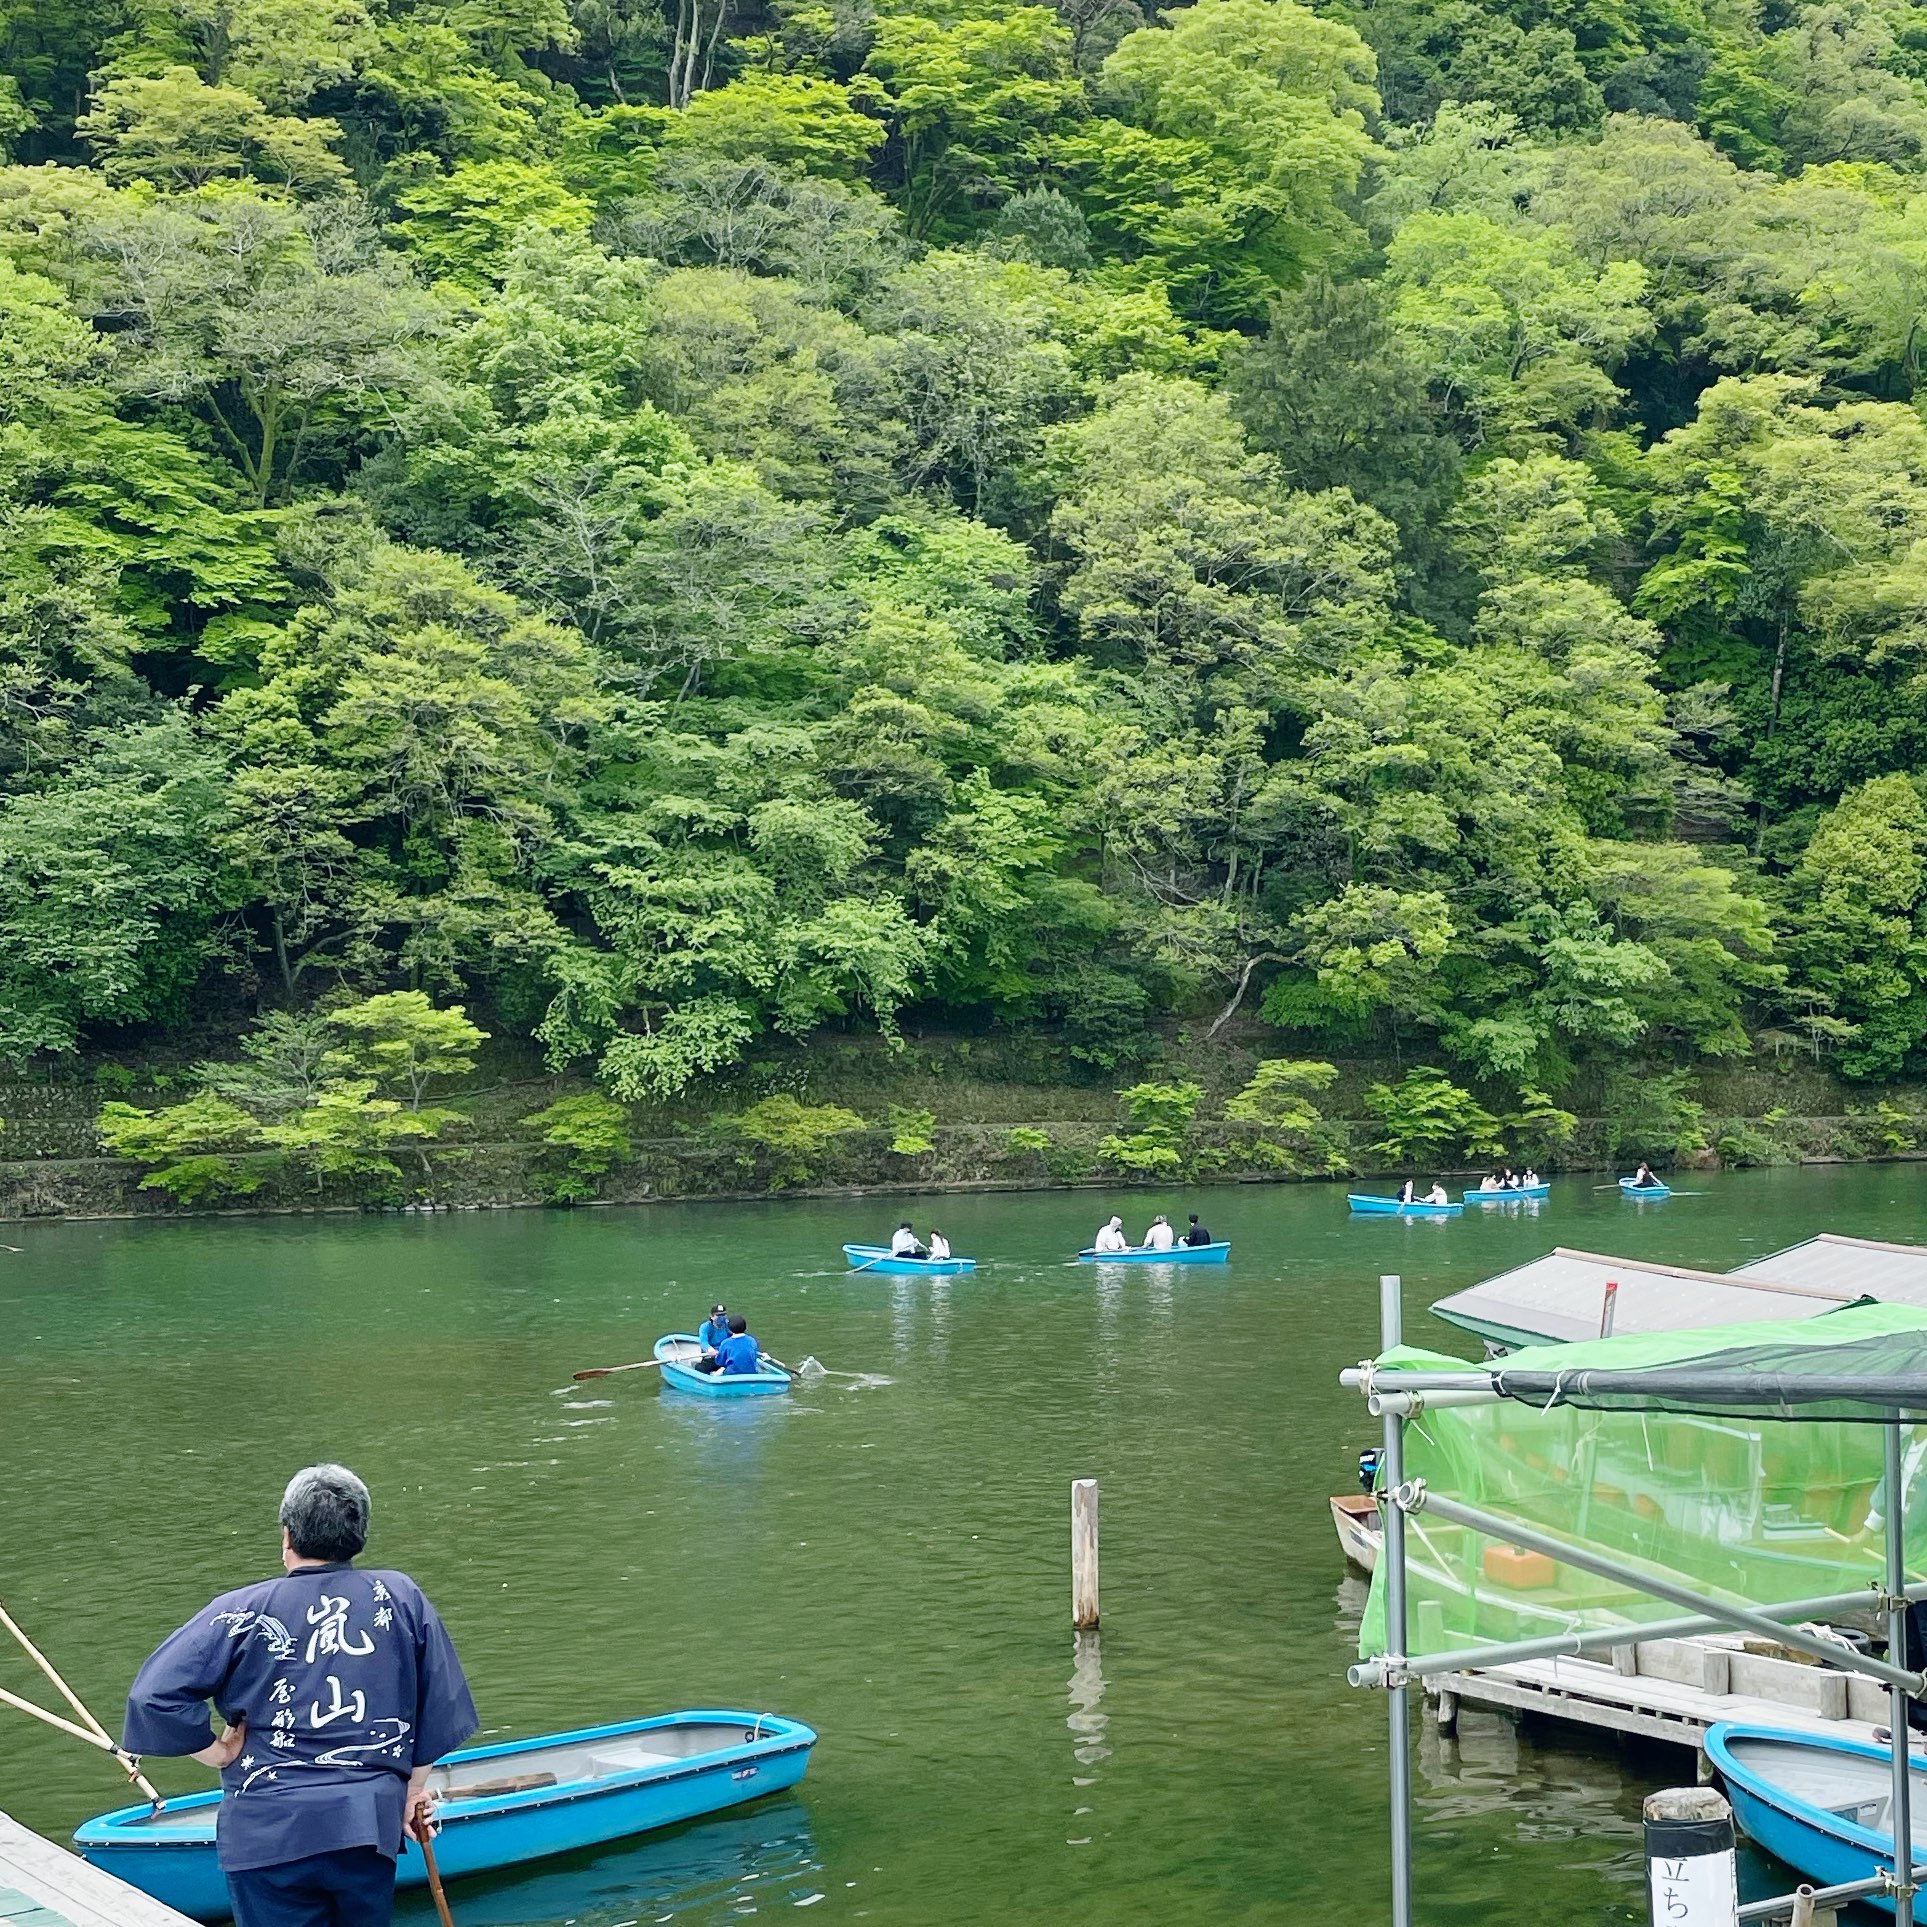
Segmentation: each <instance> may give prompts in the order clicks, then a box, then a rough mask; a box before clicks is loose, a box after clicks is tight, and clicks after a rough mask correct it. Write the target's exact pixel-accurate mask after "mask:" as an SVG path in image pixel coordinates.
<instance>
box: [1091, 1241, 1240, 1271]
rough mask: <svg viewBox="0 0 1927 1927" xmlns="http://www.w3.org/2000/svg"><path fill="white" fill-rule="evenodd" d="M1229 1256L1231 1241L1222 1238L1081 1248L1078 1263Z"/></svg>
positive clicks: (1214, 1260)
mask: <svg viewBox="0 0 1927 1927" xmlns="http://www.w3.org/2000/svg"><path fill="white" fill-rule="evenodd" d="M1230 1256H1231V1240H1230V1239H1229V1238H1221V1239H1220V1240H1219V1241H1218V1242H1217V1243H1216V1244H1209V1245H1173V1246H1172V1247H1171V1249H1170V1250H1169V1251H1147V1250H1146V1249H1145V1248H1144V1247H1143V1246H1142V1245H1132V1246H1130V1247H1129V1248H1128V1249H1127V1250H1124V1251H1097V1250H1090V1251H1080V1252H1079V1253H1078V1254H1077V1262H1078V1263H1079V1264H1080V1265H1221V1264H1224V1263H1226V1262H1227V1261H1228V1260H1229V1258H1230Z"/></svg>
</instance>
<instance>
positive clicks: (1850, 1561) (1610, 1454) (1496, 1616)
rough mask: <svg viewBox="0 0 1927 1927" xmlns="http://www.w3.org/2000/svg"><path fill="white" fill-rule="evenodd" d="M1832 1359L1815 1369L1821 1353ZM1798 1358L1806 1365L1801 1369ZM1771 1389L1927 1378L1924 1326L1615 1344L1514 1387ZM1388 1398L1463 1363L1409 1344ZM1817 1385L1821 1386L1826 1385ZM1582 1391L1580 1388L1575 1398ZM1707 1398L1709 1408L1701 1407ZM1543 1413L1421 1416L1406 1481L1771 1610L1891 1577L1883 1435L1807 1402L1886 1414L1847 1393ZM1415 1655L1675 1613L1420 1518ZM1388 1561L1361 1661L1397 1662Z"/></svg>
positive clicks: (1908, 1437)
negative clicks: (1612, 1381)
mask: <svg viewBox="0 0 1927 1927" xmlns="http://www.w3.org/2000/svg"><path fill="white" fill-rule="evenodd" d="M1815 1354H1822V1355H1824V1357H1823V1358H1822V1359H1821V1360H1820V1361H1819V1362H1815V1358H1814V1355H1815ZM1803 1358H1804V1359H1805V1361H1806V1362H1805V1363H1804V1364H1803V1363H1802V1360H1803ZM1726 1360H1731V1361H1733V1362H1734V1363H1735V1365H1736V1366H1741V1367H1743V1368H1744V1369H1745V1370H1746V1371H1749V1372H1753V1373H1755V1374H1756V1375H1757V1374H1759V1373H1760V1372H1761V1371H1764V1373H1765V1375H1766V1376H1768V1377H1770V1378H1773V1379H1775V1380H1777V1381H1778V1382H1779V1383H1780V1385H1781V1386H1782V1387H1784V1386H1785V1385H1786V1384H1787V1383H1788V1382H1789V1375H1791V1376H1792V1377H1797V1376H1799V1375H1800V1373H1801V1372H1802V1371H1806V1372H1810V1373H1812V1374H1815V1375H1816V1376H1821V1377H1824V1379H1825V1381H1826V1382H1827V1383H1828V1384H1829V1385H1833V1384H1834V1383H1836V1382H1837V1381H1840V1380H1843V1379H1846V1378H1851V1377H1853V1376H1854V1375H1855V1373H1856V1372H1857V1371H1864V1372H1865V1374H1866V1377H1867V1380H1868V1382H1869V1383H1870V1384H1871V1383H1873V1382H1876V1381H1878V1382H1881V1383H1885V1384H1887V1385H1889V1386H1891V1385H1892V1384H1894V1383H1896V1382H1899V1381H1902V1380H1905V1379H1907V1378H1908V1377H1910V1376H1917V1377H1919V1378H1921V1379H1923V1380H1927V1313H1923V1312H1922V1311H1920V1310H1918V1309H1916V1308H1913V1307H1903V1306H1893V1305H1868V1306H1855V1307H1852V1308H1850V1309H1847V1310H1843V1311H1839V1312H1834V1313H1830V1314H1827V1315H1826V1316H1824V1317H1822V1318H1818V1319H1813V1320H1801V1321H1799V1322H1798V1323H1797V1324H1779V1325H1743V1326H1730V1327H1726V1328H1723V1329H1720V1330H1714V1331H1702V1332H1694V1333H1670V1334H1665V1335H1663V1336H1657V1335H1641V1336H1637V1337H1631V1338H1625V1339H1601V1340H1597V1341H1593V1342H1589V1343H1585V1344H1579V1345H1551V1346H1541V1347H1536V1348H1534V1349H1532V1350H1530V1351H1523V1352H1519V1353H1515V1354H1514V1355H1513V1356H1512V1357H1510V1358H1508V1359H1507V1360H1506V1361H1505V1367H1506V1376H1507V1378H1508V1379H1513V1380H1515V1382H1520V1383H1541V1382H1542V1381H1541V1380H1540V1379H1539V1377H1538V1376H1537V1375H1538V1374H1542V1373H1544V1372H1547V1371H1557V1372H1559V1373H1560V1375H1561V1376H1562V1378H1566V1380H1567V1382H1568V1383H1569V1384H1572V1385H1574V1387H1575V1389H1576V1387H1577V1385H1578V1384H1580V1383H1583V1380H1579V1379H1577V1378H1572V1377H1568V1376H1567V1375H1568V1374H1575V1373H1578V1372H1581V1371H1583V1370H1585V1369H1587V1368H1597V1369H1598V1370H1599V1371H1600V1372H1601V1373H1602V1375H1603V1374H1607V1373H1612V1372H1616V1371H1639V1372H1642V1373H1651V1372H1653V1371H1655V1370H1660V1371H1663V1370H1665V1369H1666V1368H1667V1367H1668V1366H1676V1367H1677V1368H1678V1369H1679V1370H1680V1372H1681V1373H1682V1375H1684V1374H1685V1373H1687V1372H1688V1371H1689V1370H1693V1371H1697V1372H1699V1373H1700V1374H1701V1379H1702V1382H1703V1379H1704V1375H1705V1373H1706V1372H1708V1371H1717V1370H1718V1369H1720V1367H1721V1365H1722V1362H1723V1361H1726ZM1379 1367H1380V1371H1381V1376H1380V1378H1379V1381H1378V1382H1379V1384H1380V1385H1381V1386H1385V1385H1390V1384H1395V1383H1396V1380H1397V1374H1398V1373H1399V1372H1400V1371H1401V1370H1406V1371H1428V1370H1451V1371H1464V1370H1466V1369H1467V1367H1466V1364H1465V1361H1464V1360H1462V1359H1451V1358H1447V1357H1444V1356H1442V1355H1440V1354H1437V1353H1429V1352H1418V1351H1413V1350H1410V1349H1401V1350H1399V1351H1397V1352H1393V1353H1388V1354H1387V1355H1386V1357H1385V1358H1384V1359H1382V1360H1380V1361H1379ZM1816 1389H1817V1387H1816ZM1581 1395H1582V1396H1583V1394H1581ZM1692 1402H1693V1403H1694V1404H1696V1405H1697V1404H1699V1403H1701V1401H1700V1400H1698V1399H1697V1398H1695V1400H1694V1401H1692ZM1604 1404H1605V1409H1586V1408H1584V1407H1581V1406H1577V1405H1572V1404H1567V1403H1563V1402H1561V1403H1558V1404H1554V1405H1552V1406H1551V1407H1550V1408H1546V1407H1544V1406H1542V1405H1538V1404H1533V1403H1526V1402H1524V1401H1523V1400H1522V1399H1521V1398H1520V1397H1518V1396H1517V1395H1516V1394H1515V1395H1514V1396H1512V1397H1508V1398H1505V1399H1502V1400H1501V1401H1500V1402H1498V1403H1495V1404H1490V1405H1464V1406H1448V1407H1445V1408H1443V1409H1438V1410H1427V1411H1423V1412H1421V1413H1420V1414H1419V1415H1418V1416H1417V1417H1415V1418H1413V1419H1412V1420H1410V1421H1409V1422H1408V1423H1407V1425H1406V1428H1405V1473H1406V1477H1407V1478H1408V1479H1423V1480H1424V1481H1425V1482H1426V1484H1427V1485H1428V1486H1430V1487H1432V1488H1434V1489H1435V1490H1437V1491H1439V1492H1441V1493H1443V1494H1446V1495H1448V1496H1450V1497H1452V1498H1455V1499H1458V1500H1460V1501H1461V1502H1462V1503H1464V1504H1466V1505H1472V1506H1477V1507H1479V1508H1480V1509H1482V1510H1484V1511H1487V1512H1490V1513H1493V1514H1496V1515H1498V1516H1500V1517H1504V1518H1510V1519H1516V1520H1518V1521H1519V1522H1520V1523H1522V1524H1525V1525H1528V1526H1531V1527H1534V1528H1536V1529H1537V1530H1538V1531H1539V1532H1542V1533H1545V1534H1548V1535H1550V1536H1552V1537H1555V1538H1559V1539H1563V1540H1566V1541H1569V1542H1572V1543H1575V1544H1577V1545H1582V1546H1585V1547H1588V1548H1591V1549H1592V1550H1594V1551H1597V1552H1600V1553H1603V1554H1605V1555H1606V1556H1608V1557H1610V1558H1612V1559H1614V1560H1615V1561H1617V1562H1619V1563H1620V1564H1622V1565H1625V1566H1627V1567H1630V1568H1632V1569H1634V1570H1637V1571H1644V1572H1650V1573H1653V1574H1656V1575H1658V1576H1661V1577H1664V1578H1667V1579H1671V1580H1672V1581H1674V1582H1675V1583H1678V1584H1683V1585H1686V1586H1690V1587H1692V1588H1693V1589H1694V1590H1695V1591H1697V1592H1700V1593H1703V1594H1707V1595H1710V1596H1712V1597H1715V1598H1725V1599H1727V1600H1730V1601H1733V1602H1735V1603H1739V1604H1747V1605H1767V1606H1770V1605H1775V1604H1778V1603H1779V1602H1781V1601H1785V1600H1794V1599H1806V1598H1814V1597H1817V1596H1821V1595H1825V1594H1829V1593H1846V1592H1852V1591H1854V1590H1855V1589H1856V1588H1859V1587H1862V1586H1865V1587H1868V1588H1869V1593H1868V1604H1869V1606H1870V1607H1871V1606H1872V1605H1873V1603H1874V1594H1873V1591H1872V1590H1871V1589H1872V1588H1873V1587H1874V1586H1875V1585H1876V1583H1877V1582H1879V1581H1881V1580H1882V1579H1883V1577H1884V1573H1885V1546H1884V1520H1885V1506H1886V1494H1885V1491H1884V1489H1883V1488H1884V1480H1883V1476H1882V1466H1883V1458H1884V1452H1885V1445H1884V1438H1883V1434H1884V1431H1885V1427H1884V1426H1882V1425H1878V1424H1867V1423H1861V1422H1854V1420H1852V1419H1841V1418H1837V1417H1822V1418H1817V1419H1814V1420H1812V1421H1810V1422H1804V1423H1786V1422H1776V1421H1784V1420H1785V1419H1787V1418H1793V1417H1797V1416H1798V1413H1799V1411H1800V1410H1802V1409H1814V1410H1819V1411H1823V1412H1825V1411H1835V1412H1837V1411H1842V1410H1852V1411H1854V1412H1855V1414H1856V1417H1857V1418H1858V1419H1866V1418H1871V1417H1875V1416H1877V1415H1878V1414H1877V1412H1876V1410H1875V1409H1874V1408H1872V1407H1870V1406H1859V1405H1856V1404H1854V1403H1853V1401H1852V1400H1851V1398H1849V1399H1847V1400H1846V1402H1845V1403H1830V1404H1827V1405H1821V1406H1817V1407H1810V1408H1802V1407H1798V1406H1795V1405H1793V1404H1790V1403H1789V1402H1787V1400H1786V1399H1785V1398H1784V1397H1782V1396H1780V1395H1777V1394H1776V1395H1775V1396H1773V1397H1771V1398H1770V1399H1768V1400H1767V1401H1766V1402H1765V1403H1764V1404H1761V1405H1758V1406H1756V1408H1755V1409H1751V1410H1733V1411H1729V1410H1716V1411H1706V1410H1701V1409H1686V1410H1666V1409H1656V1408H1657V1407H1658V1405H1659V1400H1658V1399H1657V1398H1654V1399H1649V1400H1644V1401H1641V1405H1643V1406H1644V1407H1645V1409H1640V1408H1639V1407H1634V1406H1627V1405H1622V1404H1621V1403H1620V1395H1619V1394H1616V1393H1613V1394H1608V1395H1606V1397H1605V1399H1604ZM1902 1484H1903V1490H1904V1493H1905V1537H1906V1551H1907V1576H1908V1579H1909V1581H1910V1582H1912V1581H1913V1580H1916V1579H1919V1578H1921V1577H1922V1576H1923V1575H1927V1426H1922V1425H1913V1424H1910V1425H1906V1426H1904V1427H1903V1469H1902ZM1406 1546H1407V1558H1406V1572H1407V1579H1406V1584H1407V1596H1408V1600H1409V1602H1410V1604H1409V1607H1408V1620H1409V1637H1408V1640H1407V1642H1406V1644H1407V1651H1408V1653H1410V1654H1412V1655H1421V1654H1424V1653H1428V1652H1446V1651H1450V1650H1452V1649H1454V1648H1457V1647H1463V1646H1467V1645H1473V1644H1478V1643H1482V1642H1487V1641H1492V1642H1496V1641H1502V1640H1514V1639H1529V1638H1535V1637H1539V1636H1541V1635H1544V1634H1549V1633H1559V1632H1570V1631H1575V1630H1588V1631H1590V1630H1595V1629H1605V1628H1608V1627H1616V1626H1621V1625H1623V1626H1626V1627H1628V1628H1629V1629H1632V1628H1636V1627H1637V1626H1638V1625H1639V1624H1640V1623H1642V1622H1644V1621H1652V1620H1658V1619H1666V1618H1672V1617H1676V1616H1677V1615H1678V1612H1679V1608H1678V1606H1677V1605H1671V1604H1668V1603H1667V1602H1665V1601H1663V1600H1658V1599H1654V1598H1652V1597H1650V1596H1649V1595H1646V1594H1644V1593H1642V1592H1640V1591H1639V1590H1638V1589H1637V1588H1636V1587H1634V1586H1632V1585H1630V1584H1623V1583H1620V1582H1616V1581H1613V1580H1608V1579H1603V1578H1598V1577H1595V1576H1593V1575H1591V1574H1587V1573H1582V1572H1579V1571H1577V1570H1576V1569H1575V1568H1573V1567H1572V1566H1570V1565H1568V1564H1566V1563H1565V1562H1563V1561H1560V1560H1557V1559H1553V1558H1550V1557H1548V1556H1547V1555H1545V1554H1543V1553H1536V1552H1523V1551H1519V1550H1516V1549H1514V1548H1512V1547H1510V1546H1507V1545H1505V1544H1503V1543H1502V1542H1500V1541H1499V1540H1497V1539H1495V1538H1491V1537H1488V1536H1487V1535H1485V1534H1483V1533H1477V1532H1474V1531H1472V1530H1470V1529H1469V1528H1466V1527H1463V1526H1456V1525H1450V1524H1447V1523H1446V1522H1444V1521H1442V1520H1440V1519H1438V1518H1436V1517H1428V1516H1427V1514H1426V1513H1425V1512H1423V1511H1420V1512H1418V1513H1416V1514H1414V1515H1412V1516H1410V1517H1409V1518H1408V1519H1407V1522H1406ZM1384 1579H1385V1563H1384V1562H1383V1561H1381V1562H1380V1565H1379V1571H1378V1574H1377V1575H1376V1577H1375V1578H1374V1580H1373V1584H1372V1593H1371V1601H1370V1604H1369V1606H1368V1608H1367V1611H1366V1615H1365V1622H1364V1625H1363V1627H1362V1629H1361V1633H1360V1640H1359V1646H1360V1652H1361V1654H1362V1655H1363V1656H1364V1657H1367V1658H1371V1657H1376V1656H1377V1655H1379V1654H1382V1653H1383V1652H1385V1651H1386V1645H1385V1636H1384V1625H1385V1613H1384Z"/></svg>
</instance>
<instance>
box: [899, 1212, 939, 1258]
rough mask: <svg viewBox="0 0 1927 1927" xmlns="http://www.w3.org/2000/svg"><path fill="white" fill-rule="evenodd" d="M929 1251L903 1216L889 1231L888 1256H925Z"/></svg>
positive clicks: (927, 1255)
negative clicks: (902, 1219) (892, 1229)
mask: <svg viewBox="0 0 1927 1927" xmlns="http://www.w3.org/2000/svg"><path fill="white" fill-rule="evenodd" d="M929 1255H930V1252H929V1250H928V1248H927V1247H926V1246H925V1245H924V1244H923V1242H922V1240H920V1239H919V1238H918V1236H917V1234H916V1233H915V1231H913V1230H912V1229H911V1228H910V1220H909V1219H908V1218H905V1219H904V1221H903V1222H902V1223H901V1224H900V1225H898V1226H897V1228H896V1229H895V1230H894V1231H893V1232H891V1233H890V1256H891V1257H893V1258H927V1257H929Z"/></svg>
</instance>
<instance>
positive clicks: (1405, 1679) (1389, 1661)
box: [1345, 1653, 1418, 1688]
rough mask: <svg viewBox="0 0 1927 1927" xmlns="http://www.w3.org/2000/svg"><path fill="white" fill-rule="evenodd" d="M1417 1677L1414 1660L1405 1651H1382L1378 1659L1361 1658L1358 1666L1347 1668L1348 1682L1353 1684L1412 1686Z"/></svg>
mask: <svg viewBox="0 0 1927 1927" xmlns="http://www.w3.org/2000/svg"><path fill="white" fill-rule="evenodd" d="M1417 1678H1418V1674H1417V1673H1416V1672H1414V1671H1413V1670H1412V1662H1411V1661H1410V1660H1409V1659H1407V1658H1406V1657H1405V1655H1404V1654H1403V1653H1381V1654H1380V1655H1379V1656H1378V1658H1376V1659H1361V1660H1360V1661H1359V1662H1358V1664H1357V1665H1356V1666H1350V1667H1347V1668H1346V1670H1345V1679H1346V1682H1347V1684H1349V1685H1352V1686H1365V1687H1383V1688H1391V1687H1395V1686H1410V1685H1411V1684H1412V1683H1413V1681H1414V1680H1416V1679H1417Z"/></svg>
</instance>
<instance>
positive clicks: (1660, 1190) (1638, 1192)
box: [1619, 1178, 1673, 1198]
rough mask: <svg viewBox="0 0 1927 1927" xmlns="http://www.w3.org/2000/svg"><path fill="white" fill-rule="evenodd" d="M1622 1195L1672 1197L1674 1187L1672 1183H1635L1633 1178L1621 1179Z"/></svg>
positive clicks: (1632, 1196) (1630, 1196) (1631, 1196)
mask: <svg viewBox="0 0 1927 1927" xmlns="http://www.w3.org/2000/svg"><path fill="white" fill-rule="evenodd" d="M1619 1190H1620V1195H1621V1196H1623V1197H1628V1198H1670V1197H1671V1196H1672V1195H1673V1187H1672V1186H1671V1185H1670V1184H1635V1183H1634V1182H1633V1181H1632V1179H1631V1178H1621V1179H1620V1180H1619Z"/></svg>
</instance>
